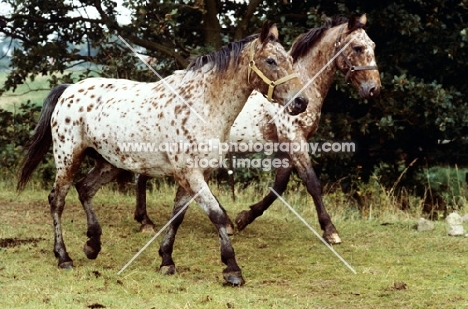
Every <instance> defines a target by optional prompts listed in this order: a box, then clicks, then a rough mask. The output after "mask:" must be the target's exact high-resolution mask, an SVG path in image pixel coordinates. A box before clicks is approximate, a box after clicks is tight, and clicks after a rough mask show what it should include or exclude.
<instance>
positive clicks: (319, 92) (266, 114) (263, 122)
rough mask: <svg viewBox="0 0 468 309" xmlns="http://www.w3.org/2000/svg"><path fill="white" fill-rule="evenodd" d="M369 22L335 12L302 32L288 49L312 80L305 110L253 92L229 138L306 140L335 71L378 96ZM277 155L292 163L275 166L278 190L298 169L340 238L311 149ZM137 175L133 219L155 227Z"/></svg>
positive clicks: (242, 221)
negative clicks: (288, 111) (286, 108)
mask: <svg viewBox="0 0 468 309" xmlns="http://www.w3.org/2000/svg"><path fill="white" fill-rule="evenodd" d="M366 23H367V17H366V15H361V16H352V17H351V18H349V19H347V18H344V17H336V18H334V19H332V20H329V21H327V22H326V23H325V24H324V25H323V26H321V27H319V28H313V29H310V30H309V31H308V32H306V33H304V34H302V35H300V36H299V37H298V38H297V39H296V40H295V41H294V43H293V45H292V48H291V50H290V51H289V53H290V55H291V56H292V57H293V59H294V69H295V71H296V72H297V73H298V74H299V76H300V78H301V79H302V81H303V83H304V84H306V83H307V82H309V81H310V80H312V82H311V83H310V85H309V86H308V87H307V89H306V91H305V92H306V94H307V97H308V98H309V105H308V107H307V110H306V112H304V113H301V114H299V115H282V117H278V116H277V115H278V114H281V111H279V110H278V107H277V106H274V105H271V104H268V102H267V101H266V100H265V99H264V97H263V96H262V95H261V94H260V93H258V92H253V93H252V94H251V96H250V97H249V101H248V102H247V103H246V105H245V107H244V109H243V110H242V112H241V113H240V114H239V116H238V117H237V119H236V121H235V122H234V124H233V126H232V128H231V132H230V136H229V140H230V141H231V142H234V143H238V144H240V143H245V144H248V143H262V144H266V143H284V144H285V145H288V144H289V145H293V143H297V145H302V143H307V141H308V140H309V139H310V138H312V137H313V135H314V134H315V132H316V131H317V128H318V125H319V120H320V113H321V109H322V104H323V101H324V99H325V97H326V95H327V93H328V90H329V89H330V86H331V84H332V82H333V80H334V78H335V76H336V74H335V73H336V72H337V71H340V72H342V73H343V74H344V75H345V80H346V82H350V83H352V84H353V85H354V86H355V88H356V89H357V90H358V91H359V95H360V96H361V97H362V98H373V97H376V96H378V95H379V93H380V87H381V83H380V74H379V71H378V67H377V64H376V60H375V55H374V49H375V43H374V42H373V41H372V40H371V39H370V38H369V36H368V35H367V33H366V31H365V30H364V26H365V25H366ZM343 48H344V49H343ZM342 49H343V50H342ZM331 60H332V61H331ZM330 61H331V62H330ZM272 119H273V121H272ZM291 148H292V147H291ZM278 157H279V158H280V159H281V162H283V159H287V160H290V161H289V162H292V164H289V165H287V166H285V165H281V166H280V167H279V168H277V170H276V178H275V182H274V184H273V189H274V190H275V192H276V193H278V194H282V193H283V192H284V191H285V190H286V187H287V184H288V182H289V179H290V176H291V173H292V171H293V170H294V169H295V170H296V171H297V173H298V175H299V177H300V178H301V180H302V182H303V184H304V185H305V187H306V188H307V192H308V193H309V194H310V195H311V196H312V199H313V201H314V204H315V208H316V211H317V216H318V220H319V224H320V227H321V229H322V230H323V238H324V239H325V240H326V241H327V242H328V243H330V244H339V243H341V238H340V236H339V234H338V231H337V230H336V228H335V226H334V225H333V223H332V221H331V218H330V215H329V214H328V212H327V210H326V208H325V206H324V204H323V200H322V190H321V186H320V181H319V180H318V178H317V176H316V174H315V171H314V169H313V167H312V164H311V160H310V158H309V153H308V152H307V150H304V149H300V150H299V151H290V152H289V153H286V152H280V153H279V154H278ZM136 179H137V180H136V193H137V202H136V209H135V220H137V221H138V222H139V223H141V227H140V230H151V229H154V223H153V222H152V221H151V219H150V218H149V217H148V214H147V212H146V192H145V188H146V182H147V179H148V177H147V176H145V175H138V176H137V178H136ZM276 198H277V195H276V194H275V193H273V192H271V191H269V193H268V194H267V195H266V196H265V197H264V198H263V199H262V200H261V201H259V202H258V203H256V204H254V205H251V206H250V209H249V210H244V211H242V212H240V213H239V214H238V215H237V217H236V220H235V222H236V225H237V228H238V229H239V230H243V229H245V228H246V227H247V225H249V224H250V223H252V222H253V221H254V220H255V219H256V218H257V217H259V216H261V215H262V214H263V212H264V211H265V210H266V209H267V208H268V207H269V206H270V205H271V204H272V203H273V202H274V201H275V200H276Z"/></svg>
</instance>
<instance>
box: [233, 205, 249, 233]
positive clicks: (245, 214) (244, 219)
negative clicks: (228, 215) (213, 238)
mask: <svg viewBox="0 0 468 309" xmlns="http://www.w3.org/2000/svg"><path fill="white" fill-rule="evenodd" d="M250 222H251V220H250V212H249V211H248V210H242V211H241V212H240V213H239V214H238V215H237V217H236V225H237V229H238V230H239V231H242V230H243V229H245V228H246V227H247V225H249V224H250Z"/></svg>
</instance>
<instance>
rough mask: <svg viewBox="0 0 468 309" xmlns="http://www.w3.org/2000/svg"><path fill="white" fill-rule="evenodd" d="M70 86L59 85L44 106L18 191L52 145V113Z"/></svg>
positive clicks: (23, 164)
mask: <svg viewBox="0 0 468 309" xmlns="http://www.w3.org/2000/svg"><path fill="white" fill-rule="evenodd" d="M68 86H69V85H66V84H64V85H59V86H57V87H55V88H54V89H52V91H51V92H50V93H49V95H48V96H47V98H46V99H45V100H44V105H43V106H42V111H41V116H40V117H39V121H38V122H37V125H36V129H35V130H34V134H33V136H31V138H30V139H29V141H28V143H27V144H26V146H25V148H26V149H27V153H26V157H25V158H24V160H23V162H22V163H21V167H20V170H19V180H18V184H17V186H16V189H17V190H18V191H22V190H23V189H24V187H25V186H26V184H27V183H28V181H29V179H30V178H31V175H32V173H33V172H34V170H35V169H36V168H37V166H38V165H39V163H41V161H42V159H44V157H45V155H46V153H47V151H48V150H49V148H50V145H51V144H52V131H51V124H50V121H51V118H52V113H53V111H54V109H55V106H56V105H57V101H58V99H59V98H60V96H61V95H62V93H63V92H64V91H65V89H67V87H68Z"/></svg>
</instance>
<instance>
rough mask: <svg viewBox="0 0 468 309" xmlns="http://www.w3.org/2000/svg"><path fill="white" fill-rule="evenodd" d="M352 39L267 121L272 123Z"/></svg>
mask: <svg viewBox="0 0 468 309" xmlns="http://www.w3.org/2000/svg"><path fill="white" fill-rule="evenodd" d="M353 40H354V39H351V40H349V42H348V43H346V44H345V45H344V46H343V48H342V49H340V51H339V52H337V53H336V54H335V55H334V56H333V57H332V58H331V59H330V60H329V61H328V62H327V63H326V64H325V65H324V66H323V67H322V68H321V69H320V71H318V72H317V74H315V75H314V76H313V77H312V78H311V79H310V80H309V81H308V82H307V84H305V86H304V87H302V89H301V90H300V91H298V92H297V93H296V94H295V95H294V96H293V97H292V99H291V100H289V102H288V103H286V105H284V106H282V107H281V108H280V110H279V111H278V112H277V113H276V115H275V116H274V117H273V118H271V119H270V121H268V123H272V122H273V120H275V118H276V117H278V116H279V114H280V113H282V112H283V110H284V109H285V108H286V107H288V105H289V104H291V103H292V101H293V100H294V99H295V98H297V96H298V95H300V94H301V93H302V91H304V90H305V89H306V88H307V87H309V85H310V83H312V82H313V81H314V80H315V79H316V78H317V76H319V75H320V74H321V73H322V72H323V71H324V70H325V69H326V68H327V67H328V66H329V65H330V64H331V63H332V62H333V61H334V60H335V59H336V57H338V56H339V55H340V54H341V53H342V52H343V50H344V49H345V48H346V47H348V45H349V44H351V42H352V41H353Z"/></svg>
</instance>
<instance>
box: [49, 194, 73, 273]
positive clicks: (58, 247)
mask: <svg viewBox="0 0 468 309" xmlns="http://www.w3.org/2000/svg"><path fill="white" fill-rule="evenodd" d="M49 204H50V214H51V216H52V221H53V224H54V255H55V257H56V258H57V259H58V266H59V267H60V268H73V260H72V259H71V258H70V256H69V255H68V253H67V249H66V247H65V242H64V241H63V234H62V223H61V218H62V213H63V209H64V206H65V199H64V198H62V197H61V196H60V195H58V194H56V191H55V189H53V190H52V191H51V192H50V194H49Z"/></svg>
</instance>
